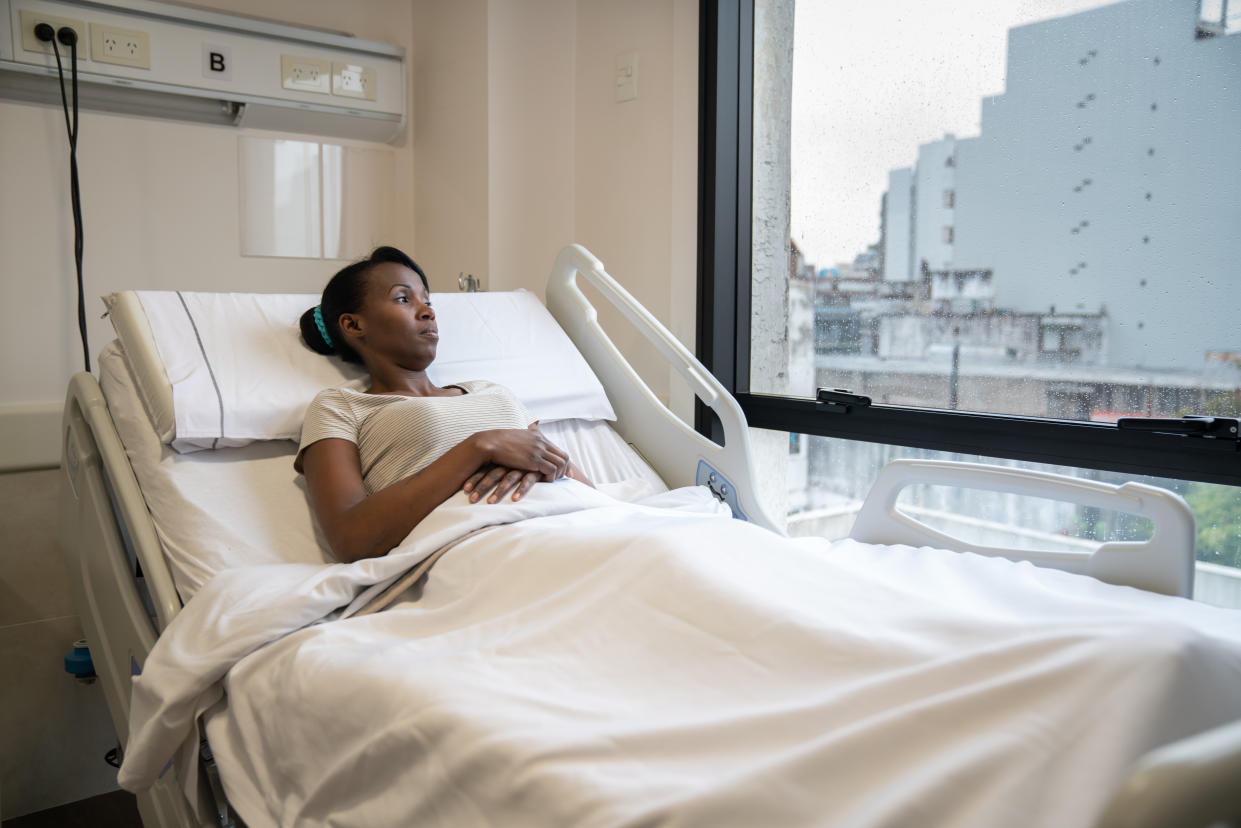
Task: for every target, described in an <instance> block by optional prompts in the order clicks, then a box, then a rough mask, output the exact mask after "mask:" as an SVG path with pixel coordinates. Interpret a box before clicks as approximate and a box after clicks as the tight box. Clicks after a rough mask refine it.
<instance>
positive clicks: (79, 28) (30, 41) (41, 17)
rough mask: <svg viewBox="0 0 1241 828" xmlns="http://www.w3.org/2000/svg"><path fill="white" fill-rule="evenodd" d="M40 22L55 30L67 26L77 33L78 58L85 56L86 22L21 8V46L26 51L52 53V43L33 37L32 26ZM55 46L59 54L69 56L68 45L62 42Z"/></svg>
mask: <svg viewBox="0 0 1241 828" xmlns="http://www.w3.org/2000/svg"><path fill="white" fill-rule="evenodd" d="M40 23H47V24H48V25H49V26H51V27H52V28H53V29H55V30H56V31H60V30H61V28H63V27H65V26H68V27H69V28H70V29H73V30H74V31H75V32H77V34H78V60H82V59H84V58H85V57H86V23H84V22H83V21H81V20H73V19H70V18H67V17H54V16H52V15H50V14H42V13H40V12H32V11H27V10H26V9H22V10H21V25H22V48H23V49H25V50H26V51H27V52H40V53H43V54H47V55H50V54H52V44H51V43H49V42H47V41H43V40H39V38H37V37H35V34H34V27H35V26H38V25H39V24H40ZM56 48H57V49H59V50H60V54H61V55H62V56H64V57H68V56H69V47H68V46H66V45H65V44H63V43H57V44H56Z"/></svg>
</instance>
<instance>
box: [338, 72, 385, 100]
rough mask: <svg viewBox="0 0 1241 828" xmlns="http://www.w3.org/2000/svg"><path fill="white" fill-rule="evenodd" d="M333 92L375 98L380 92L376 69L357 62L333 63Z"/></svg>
mask: <svg viewBox="0 0 1241 828" xmlns="http://www.w3.org/2000/svg"><path fill="white" fill-rule="evenodd" d="M332 94H333V95H340V96H343V97H346V98H362V99H363V100H367V101H373V100H375V98H376V96H377V94H378V90H377V89H376V81H375V70H374V69H372V68H371V67H369V66H359V65H358V64H356V63H333V64H332Z"/></svg>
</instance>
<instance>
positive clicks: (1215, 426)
mask: <svg viewBox="0 0 1241 828" xmlns="http://www.w3.org/2000/svg"><path fill="white" fill-rule="evenodd" d="M1116 427H1117V428H1125V429H1132V430H1134V431H1153V432H1156V433H1158V434H1175V435H1179V436H1182V437H1203V438H1206V439H1208V440H1232V441H1233V442H1239V441H1241V420H1238V419H1236V418H1232V417H1205V416H1202V415H1200V414H1190V415H1189V416H1186V417H1121V418H1120V419H1119V420H1117V421H1116Z"/></svg>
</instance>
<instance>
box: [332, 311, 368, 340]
mask: <svg viewBox="0 0 1241 828" xmlns="http://www.w3.org/2000/svg"><path fill="white" fill-rule="evenodd" d="M337 324H339V325H340V332H341V333H343V334H344V335H345V336H348V337H351V338H353V339H360V338H361V337H362V336H363V335H364V334H365V333H366V322H365V320H363V319H362V317H360V316H358V315H357V314H353V313H342V314H341V315H340V319H339V320H337Z"/></svg>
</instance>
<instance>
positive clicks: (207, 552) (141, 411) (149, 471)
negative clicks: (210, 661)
mask: <svg viewBox="0 0 1241 828" xmlns="http://www.w3.org/2000/svg"><path fill="white" fill-rule="evenodd" d="M99 382H100V386H101V387H102V389H103V393H104V397H105V399H106V400H107V401H108V408H109V410H110V411H111V413H112V419H113V422H114V423H115V424H116V428H117V432H118V433H119V434H120V437H121V442H122V443H124V445H125V449H126V452H127V453H128V455H129V460H130V463H131V464H132V466H133V469H134V474H135V475H136V476H137V478H138V484H139V486H140V487H141V488H142V493H143V496H144V497H145V498H146V502H147V507H148V509H149V510H150V512H151V516H152V519H153V521H154V523H155V530H156V533H157V535H158V537H159V539H160V542H161V543H162V544H163V547H164V550H165V553H166V557H167V560H168V563H169V568H170V569H171V571H172V576H173V582H174V583H175V585H176V587H177V591H178V593H179V594H180V595H181V599H182V601H184V602H188V601H189V600H190V599H191V598H192V597H193V596H194V595H195V594H196V593H197V592H198V591H199V590H200V589H201V588H202V587H203V585H204V584H205V583H207V581H209V580H210V579H211V577H212V576H213V575H214V574H215V573H217V572H220V571H223V570H225V569H230V568H233V567H237V566H256V565H264V564H275V563H314V564H322V563H330V562H331V561H332V560H333V558H332V557H331V555H330V553H329V552H328V546H327V543H326V541H325V539H324V538H323V537H322V534H321V533H320V532H319V531H318V528H317V527H316V525H315V522H314V519H313V517H312V516H311V513H310V508H309V504H308V501H307V498H306V494H305V484H304V481H303V478H302V476H301V475H299V474H298V473H297V472H295V471H294V470H293V457H294V455H295V453H296V450H297V446H296V444H295V443H293V442H292V441H290V440H268V441H262V442H255V443H251V444H250V445H247V446H243V447H240V448H224V449H218V450H216V451H211V452H196V453H194V454H192V455H183V454H179V453H177V452H175V451H173V450H171V449H170V448H169V447H168V446H167V445H164V444H162V443H161V442H160V439H159V436H158V435H157V434H156V433H155V430H154V428H153V427H152V425H151V422H150V419H149V418H148V416H147V414H146V410H145V408H144V407H143V406H142V403H141V400H140V399H139V396H138V392H137V390H136V386H135V383H134V380H133V377H132V376H131V374H130V371H129V367H128V365H127V364H126V362H125V360H124V358H123V356H122V353H121V346H120V344H119V342H117V341H113V342H111V343H109V344H108V345H107V346H105V347H104V349H103V350H102V352H101V353H100V355H99ZM543 430H544V432H545V433H546V434H547V435H548V436H549V438H550V439H551V440H552V441H553V442H555V443H557V444H558V445H561V446H562V447H563V448H565V450H566V451H567V452H568V453H569V455H570V457H572V458H573V460H574V462H576V463H577V464H578V466H579V467H580V468H581V469H582V470H583V472H584V473H585V474H586V475H587V476H588V477H590V478H591V479H592V481H595V482H596V483H597V484H598V485H601V486H602V488H603V489H604V490H605V491H607V492H609V493H610V494H612V495H613V496H614V497H618V498H620V499H625V500H629V499H635V498H640V497H645V496H647V495H650V494H653V493H656V492H660V491H666V487H665V486H664V485H663V482H662V481H661V480H660V479H659V476H658V475H657V474H655V472H654V471H653V470H652V469H651V468H650V466H649V465H647V464H646V463H645V462H644V461H643V460H642V459H641V458H640V457H639V456H638V454H637V452H636V451H634V449H633V448H632V447H630V446H629V445H628V444H627V443H625V441H624V440H623V439H622V438H621V437H620V435H619V434H617V433H616V431H615V430H614V429H613V428H612V427H611V426H610V425H609V424H608V423H607V422H605V421H602V420H593V421H586V420H564V421H559V422H553V423H547V424H546V425H545V426H544V427H543Z"/></svg>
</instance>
